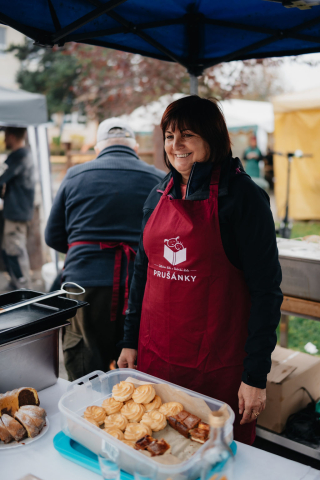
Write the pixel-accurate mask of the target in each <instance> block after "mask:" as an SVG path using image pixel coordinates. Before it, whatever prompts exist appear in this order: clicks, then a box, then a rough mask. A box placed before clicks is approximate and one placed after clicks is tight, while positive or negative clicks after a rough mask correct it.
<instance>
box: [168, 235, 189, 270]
mask: <svg viewBox="0 0 320 480" xmlns="http://www.w3.org/2000/svg"><path fill="white" fill-rule="evenodd" d="M179 238H180V237H176V238H169V239H166V240H165V241H164V244H165V245H164V254H163V255H164V258H165V259H166V260H168V262H169V263H171V265H179V263H182V262H185V261H186V259H187V249H186V248H184V246H183V245H182V243H181V242H180V241H179Z"/></svg>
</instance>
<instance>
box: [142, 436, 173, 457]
mask: <svg viewBox="0 0 320 480" xmlns="http://www.w3.org/2000/svg"><path fill="white" fill-rule="evenodd" d="M169 448H170V445H169V443H167V442H166V441H165V440H164V439H163V438H161V440H154V441H153V442H152V443H150V445H148V446H147V450H148V452H150V453H151V456H152V457H154V456H156V455H163V454H164V453H165V452H166V451H167V450H169Z"/></svg>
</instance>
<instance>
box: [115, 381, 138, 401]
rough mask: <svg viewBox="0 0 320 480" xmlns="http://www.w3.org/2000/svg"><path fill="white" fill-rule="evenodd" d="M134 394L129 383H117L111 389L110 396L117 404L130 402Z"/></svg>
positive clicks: (132, 387) (131, 384) (132, 386)
mask: <svg viewBox="0 0 320 480" xmlns="http://www.w3.org/2000/svg"><path fill="white" fill-rule="evenodd" d="M133 392H134V385H133V383H130V382H120V383H117V385H115V386H114V387H113V389H112V396H113V398H114V399H115V400H117V402H126V401H127V400H130V398H131V397H132V394H133Z"/></svg>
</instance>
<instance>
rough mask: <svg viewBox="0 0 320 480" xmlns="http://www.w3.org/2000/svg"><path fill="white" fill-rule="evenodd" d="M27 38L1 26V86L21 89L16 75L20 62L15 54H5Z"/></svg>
mask: <svg viewBox="0 0 320 480" xmlns="http://www.w3.org/2000/svg"><path fill="white" fill-rule="evenodd" d="M24 38H25V36H24V35H23V34H22V33H20V32H17V31H16V30H14V29H13V28H10V27H7V26H5V25H0V86H1V87H6V88H13V89H17V88H19V87H18V85H17V83H16V74H17V72H18V70H19V65H20V62H19V60H18V59H17V58H16V57H15V56H14V53H5V51H4V50H5V49H7V48H8V47H9V46H10V45H12V44H21V43H23V42H24Z"/></svg>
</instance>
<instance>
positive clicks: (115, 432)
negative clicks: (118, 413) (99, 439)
mask: <svg viewBox="0 0 320 480" xmlns="http://www.w3.org/2000/svg"><path fill="white" fill-rule="evenodd" d="M103 431H104V432H106V433H109V435H112V436H113V437H114V438H117V439H118V440H123V432H121V430H119V428H116V427H110V428H104V429H103Z"/></svg>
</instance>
